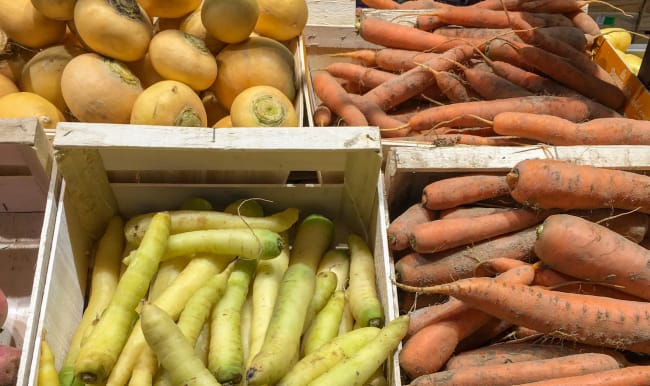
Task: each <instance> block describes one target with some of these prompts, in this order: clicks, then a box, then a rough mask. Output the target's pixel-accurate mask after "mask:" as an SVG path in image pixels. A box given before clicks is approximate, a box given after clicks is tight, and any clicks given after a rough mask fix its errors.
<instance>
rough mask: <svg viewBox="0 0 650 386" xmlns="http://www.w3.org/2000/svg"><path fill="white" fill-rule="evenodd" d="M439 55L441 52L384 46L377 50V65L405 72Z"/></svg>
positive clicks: (384, 68) (385, 68)
mask: <svg viewBox="0 0 650 386" xmlns="http://www.w3.org/2000/svg"><path fill="white" fill-rule="evenodd" d="M439 56H440V54H437V53H434V52H420V51H412V50H400V49H397V48H384V49H381V50H379V51H377V67H379V68H381V69H383V70H386V71H393V72H403V71H408V70H410V69H412V68H415V67H417V64H418V63H424V62H427V61H429V60H432V59H435V58H437V57H439Z"/></svg>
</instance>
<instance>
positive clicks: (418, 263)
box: [395, 227, 535, 286]
mask: <svg viewBox="0 0 650 386" xmlns="http://www.w3.org/2000/svg"><path fill="white" fill-rule="evenodd" d="M534 243H535V228H534V227H530V228H528V229H525V230H522V231H518V232H514V233H510V234H507V235H503V236H500V237H496V238H494V239H492V240H487V241H483V242H479V243H476V244H474V245H472V246H470V247H462V248H457V249H453V250H450V251H446V252H441V253H436V254H419V253H410V254H408V255H406V256H403V257H402V258H400V259H399V260H398V261H397V262H395V275H396V277H397V280H399V281H401V282H403V283H407V284H411V285H417V286H426V285H433V284H438V283H448V282H450V281H453V280H456V279H459V278H467V277H472V276H473V274H474V269H475V268H476V265H477V264H479V263H480V262H481V261H486V260H491V259H495V258H497V257H508V258H512V259H516V260H529V259H531V258H532V257H533V256H534V254H533V246H534Z"/></svg>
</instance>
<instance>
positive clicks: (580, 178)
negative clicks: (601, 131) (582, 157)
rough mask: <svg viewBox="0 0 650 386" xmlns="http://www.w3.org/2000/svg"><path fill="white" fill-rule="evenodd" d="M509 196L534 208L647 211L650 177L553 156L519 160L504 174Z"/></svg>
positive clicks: (649, 208)
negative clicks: (550, 157)
mask: <svg viewBox="0 0 650 386" xmlns="http://www.w3.org/2000/svg"><path fill="white" fill-rule="evenodd" d="M506 178H507V180H508V185H509V186H510V194H511V196H512V197H513V198H514V199H515V200H517V202H519V203H521V204H524V205H529V206H534V207H537V208H547V209H548V208H560V209H596V208H620V209H628V210H636V209H637V208H638V210H639V211H640V212H643V213H650V177H648V176H645V175H641V174H637V173H632V172H628V171H623V170H612V169H606V168H599V167H595V166H589V165H577V164H574V163H570V162H566V161H559V160H552V159H529V160H523V161H520V162H518V163H517V164H516V165H515V166H514V167H513V169H512V170H511V171H510V172H509V173H508V174H507V176H506Z"/></svg>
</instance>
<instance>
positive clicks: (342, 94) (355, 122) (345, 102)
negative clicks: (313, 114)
mask: <svg viewBox="0 0 650 386" xmlns="http://www.w3.org/2000/svg"><path fill="white" fill-rule="evenodd" d="M312 84H313V86H314V92H315V93H316V95H317V96H318V97H319V98H320V99H321V100H322V101H323V103H324V104H325V105H327V107H329V109H330V110H332V111H333V112H334V113H336V114H337V115H338V116H340V117H341V118H342V119H343V120H344V121H345V123H347V124H348V125H349V126H368V121H367V120H366V117H364V115H363V114H362V113H361V111H359V109H358V108H357V107H356V106H355V105H354V104H353V103H352V101H350V98H349V94H348V92H347V91H345V89H343V87H342V86H341V85H340V84H339V83H338V82H337V81H336V78H334V77H333V76H331V75H329V74H328V73H326V72H321V73H319V74H318V75H316V76H314V78H313V79H312Z"/></svg>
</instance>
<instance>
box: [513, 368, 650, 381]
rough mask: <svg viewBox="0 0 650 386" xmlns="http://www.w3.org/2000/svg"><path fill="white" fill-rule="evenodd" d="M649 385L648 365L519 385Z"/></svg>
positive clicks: (649, 369) (649, 370)
mask: <svg viewBox="0 0 650 386" xmlns="http://www.w3.org/2000/svg"><path fill="white" fill-rule="evenodd" d="M643 385H650V366H629V367H624V368H621V369H612V370H606V371H599V372H596V373H591V374H585V375H576V376H572V377H562V378H552V379H547V380H544V381H537V382H530V383H525V384H523V383H522V384H519V386H643Z"/></svg>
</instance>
